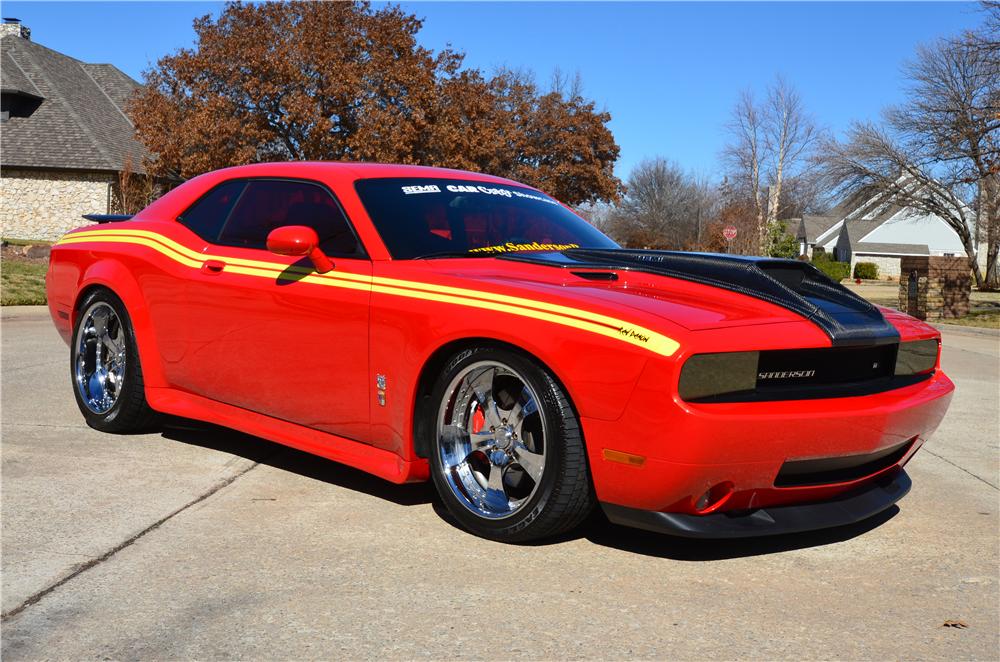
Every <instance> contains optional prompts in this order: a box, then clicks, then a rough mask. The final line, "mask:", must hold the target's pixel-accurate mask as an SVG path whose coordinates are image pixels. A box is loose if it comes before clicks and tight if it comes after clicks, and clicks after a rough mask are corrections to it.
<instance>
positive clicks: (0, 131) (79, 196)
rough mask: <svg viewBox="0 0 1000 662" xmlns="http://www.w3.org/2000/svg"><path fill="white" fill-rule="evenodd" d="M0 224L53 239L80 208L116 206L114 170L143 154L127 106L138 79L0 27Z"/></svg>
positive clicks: (103, 210)
mask: <svg viewBox="0 0 1000 662" xmlns="http://www.w3.org/2000/svg"><path fill="white" fill-rule="evenodd" d="M0 57H2V62H0V78H2V84H0V88H2V89H0V98H2V109H0V227H2V232H3V236H4V237H13V238H19V239H48V240H53V239H57V238H58V237H59V236H60V235H62V234H63V233H64V232H66V231H67V230H69V229H71V228H74V227H79V226H81V225H85V224H86V223H87V221H84V220H83V219H82V218H81V215H83V214H107V213H113V212H114V211H115V210H116V204H117V203H116V201H117V196H118V190H117V189H118V186H119V173H120V172H121V171H122V170H123V169H124V168H126V164H128V167H130V168H131V169H132V171H133V172H141V170H142V163H143V160H144V158H145V157H146V155H147V153H146V151H145V149H144V148H143V146H142V145H141V144H140V143H139V142H138V141H136V140H135V138H134V129H133V126H132V123H131V122H130V121H129V119H128V117H127V116H126V115H125V104H126V101H127V99H128V98H129V95H131V94H132V93H133V92H134V91H135V89H136V88H137V87H138V86H139V84H138V83H137V82H136V81H134V80H132V79H131V78H129V77H128V76H127V75H125V74H124V73H122V72H121V70H119V69H118V68H117V67H115V66H114V65H111V64H88V63H86V62H81V61H79V60H76V59H74V58H72V57H69V56H68V55H63V54H62V53H58V52H56V51H54V50H52V49H50V48H46V47H45V46H42V45H40V44H37V43H35V42H34V41H32V40H31V31H30V30H29V29H28V28H27V27H26V26H24V25H22V24H21V23H20V22H19V21H17V20H16V19H4V23H3V24H2V25H0Z"/></svg>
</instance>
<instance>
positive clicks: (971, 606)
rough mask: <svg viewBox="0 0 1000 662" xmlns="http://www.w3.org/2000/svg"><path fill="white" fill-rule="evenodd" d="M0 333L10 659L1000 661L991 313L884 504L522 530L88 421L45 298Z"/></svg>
mask: <svg viewBox="0 0 1000 662" xmlns="http://www.w3.org/2000/svg"><path fill="white" fill-rule="evenodd" d="M2 334H3V345H2V349H3V380H2V383H3V392H2V406H3V411H2V424H3V430H2V434H3V446H2V452H3V474H2V499H3V502H2V508H3V512H2V523H3V532H2V543H3V560H2V574H3V577H2V589H3V590H2V608H3V617H2V639H3V641H2V655H3V657H4V659H5V660H20V659H37V658H65V659H85V658H86V659H89V658H100V659H106V658H111V659H136V658H147V659H149V658H152V659H190V658H199V659H217V658H251V659H304V658H373V657H378V658H393V659H405V658H484V659H508V658H549V659H551V658H600V659H608V658H619V659H620V658H659V659H663V658H673V659H702V658H713V659H720V658H721V659H731V658H756V659H775V658H785V659H788V658H796V659H802V658H810V659H818V658H827V659H829V658H838V659H867V658H879V659H889V658H891V659H913V658H939V659H944V658H947V659H996V657H997V651H998V646H1000V642H998V617H1000V614H998V540H1000V535H998V491H997V482H998V481H997V478H998V452H997V441H998V430H1000V420H998V397H1000V395H998V384H1000V377H998V370H1000V356H998V349H1000V338H998V337H997V336H996V335H990V334H984V333H977V332H972V331H965V330H962V329H957V328H956V329H948V330H946V331H945V332H944V338H945V352H944V364H945V368H946V370H948V372H949V373H950V374H951V375H952V377H953V378H954V379H955V381H956V382H957V384H958V392H957V394H956V397H955V400H954V403H953V405H952V409H951V411H950V413H949V415H948V417H947V419H946V420H945V422H944V424H943V426H942V427H941V429H940V430H939V431H938V433H937V435H936V436H935V437H934V438H933V439H932V440H931V442H930V443H929V444H928V445H927V446H926V447H925V448H924V450H922V451H921V452H920V453H919V454H918V456H917V457H916V458H915V459H914V460H913V461H912V462H911V463H910V464H909V471H910V474H911V476H912V477H913V483H914V488H913V491H912V492H911V494H910V495H909V496H908V497H906V498H905V499H904V500H903V501H902V502H901V503H900V507H899V509H894V510H893V511H891V512H889V513H887V514H886V515H885V516H883V517H880V518H878V519H877V520H876V521H870V522H865V523H863V524H861V525H858V526H853V527H848V528H844V529H838V530H834V531H828V532H823V533H817V534H809V535H798V536H791V537H783V538H776V539H763V540H759V541H742V542H713V543H692V542H686V541H683V540H676V539H671V538H668V537H662V536H656V535H652V534H647V533H643V532H639V531H632V530H628V529H623V528H617V527H613V526H611V525H609V524H606V523H603V522H601V521H599V520H597V519H595V521H593V522H591V523H589V524H588V525H587V526H586V527H585V528H584V529H583V530H582V531H580V532H579V534H578V535H575V536H572V537H569V538H566V539H562V540H558V541H555V542H550V543H547V544H541V545H537V546H520V547H512V546H504V545H499V544H495V543H492V542H488V541H485V540H481V539H478V538H475V537H473V536H470V535H468V534H465V533H463V532H462V531H460V530H458V529H456V528H455V527H454V526H452V525H451V524H449V523H448V521H447V520H446V519H445V518H444V517H443V516H442V514H441V512H440V509H439V507H437V506H436V505H435V499H434V496H433V494H432V490H431V489H430V488H428V487H426V486H403V487H400V486H393V485H390V484H387V483H383V482H381V481H379V480H378V479H375V478H370V477H368V476H366V475H363V474H361V473H359V472H356V471H353V470H351V469H348V468H345V467H342V466H339V465H337V464H334V463H331V462H328V461H326V460H322V459H319V458H314V457H311V456H308V455H304V454H302V453H299V452H296V451H293V450H289V449H286V448H284V447H281V446H277V445H274V444H271V443H268V442H265V441H262V440H260V439H256V438H252V437H248V436H245V435H241V434H237V433H233V432H228V431H225V430H219V429H215V428H210V427H206V426H198V425H191V426H187V427H184V426H173V427H167V428H164V429H163V430H162V431H161V432H157V433H155V434H146V435H137V436H116V435H105V434H100V433H98V432H95V431H93V430H91V429H89V428H87V427H86V426H85V425H84V423H83V420H82V418H81V416H80V414H79V412H78V411H77V409H76V405H75V404H74V402H73V397H72V393H71V391H70V386H69V379H68V366H67V364H68V359H67V349H66V347H65V345H64V344H63V343H62V341H61V340H60V339H59V338H58V337H57V335H56V333H55V331H54V330H53V328H52V326H51V324H50V322H49V321H48V318H47V314H46V312H45V310H44V309H41V308H7V309H4V310H3V322H2ZM946 622H961V623H963V624H965V625H966V626H967V627H946V626H945V625H944V624H945V623H946Z"/></svg>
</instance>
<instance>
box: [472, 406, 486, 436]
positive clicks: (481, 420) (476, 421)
mask: <svg viewBox="0 0 1000 662" xmlns="http://www.w3.org/2000/svg"><path fill="white" fill-rule="evenodd" d="M484 427H486V417H485V416H483V410H482V409H480V408H479V407H476V413H475V414H473V415H472V433H473V434H478V433H479V432H481V431H482V429H483V428H484Z"/></svg>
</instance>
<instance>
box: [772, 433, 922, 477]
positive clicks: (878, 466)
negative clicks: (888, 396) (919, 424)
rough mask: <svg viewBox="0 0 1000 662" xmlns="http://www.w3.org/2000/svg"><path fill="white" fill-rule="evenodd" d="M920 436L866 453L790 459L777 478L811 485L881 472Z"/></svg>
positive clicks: (907, 450) (901, 455)
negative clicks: (810, 458)
mask: <svg viewBox="0 0 1000 662" xmlns="http://www.w3.org/2000/svg"><path fill="white" fill-rule="evenodd" d="M916 440H917V438H916V437H913V438H912V439H908V440H906V441H904V442H903V443H901V444H897V445H895V446H890V447H889V448H883V449H882V450H880V451H876V452H874V453H866V454H864V455H847V456H843V457H823V458H817V459H812V460H789V461H787V462H785V463H784V464H783V465H781V470H780V471H779V472H778V476H777V477H776V478H775V479H774V486H775V487H808V486H813V485H829V484H831V483H847V482H850V481H852V480H858V479H859V478H864V477H866V476H871V475H874V474H877V473H878V472H880V471H882V470H884V469H887V468H889V467H891V466H892V465H894V464H896V463H897V462H899V461H900V460H902V459H903V458H904V457H906V454H907V453H908V452H910V448H912V447H913V444H914V442H916Z"/></svg>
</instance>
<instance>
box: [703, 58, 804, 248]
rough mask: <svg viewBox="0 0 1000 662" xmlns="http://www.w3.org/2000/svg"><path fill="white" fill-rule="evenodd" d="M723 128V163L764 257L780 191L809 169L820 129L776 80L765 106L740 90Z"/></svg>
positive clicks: (777, 212) (779, 210)
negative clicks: (741, 197) (748, 210)
mask: <svg viewBox="0 0 1000 662" xmlns="http://www.w3.org/2000/svg"><path fill="white" fill-rule="evenodd" d="M727 128H728V131H729V134H730V137H731V141H730V143H729V144H728V145H727V146H726V147H725V149H724V151H723V159H724V161H725V162H726V165H727V166H728V168H729V170H730V173H731V175H732V179H733V181H734V182H735V183H736V185H737V188H738V189H740V190H741V191H742V192H743V194H744V195H745V196H746V197H747V199H748V200H749V201H750V204H749V205H746V206H749V207H751V208H752V209H753V212H754V215H755V216H756V227H755V233H754V234H755V241H756V246H755V250H756V251H757V252H759V253H761V254H764V255H767V254H769V253H770V248H771V246H770V243H771V237H772V236H774V231H773V230H774V228H773V226H774V225H775V224H776V222H777V221H778V219H779V218H780V215H781V214H782V212H783V209H782V204H781V203H782V201H783V197H782V187H783V186H784V185H785V183H786V182H787V181H788V180H789V179H790V178H792V177H795V176H797V175H800V174H802V171H803V170H804V169H805V168H807V167H808V166H809V164H810V163H811V160H810V158H809V157H810V155H811V150H812V149H813V148H814V147H815V145H816V142H817V140H818V139H819V137H820V130H819V129H818V128H817V126H816V124H815V122H814V121H813V119H812V118H811V117H810V116H809V114H808V113H807V112H806V110H805V107H804V105H803V103H802V98H801V97H800V96H799V94H798V92H796V90H795V89H794V88H793V87H792V86H791V85H790V84H789V83H788V82H787V81H785V80H784V79H783V78H782V77H780V76H779V77H777V78H776V79H775V81H774V83H773V84H771V85H770V86H769V87H768V90H767V97H766V99H765V100H764V101H763V103H760V104H758V103H757V102H756V100H755V99H754V97H753V93H752V92H750V91H744V92H743V93H742V94H741V95H740V99H739V101H737V103H736V106H735V107H734V108H733V113H732V117H731V119H730V122H729V124H728V125H727ZM765 188H766V189H767V197H766V199H765V197H764V193H763V191H764V189H765Z"/></svg>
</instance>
